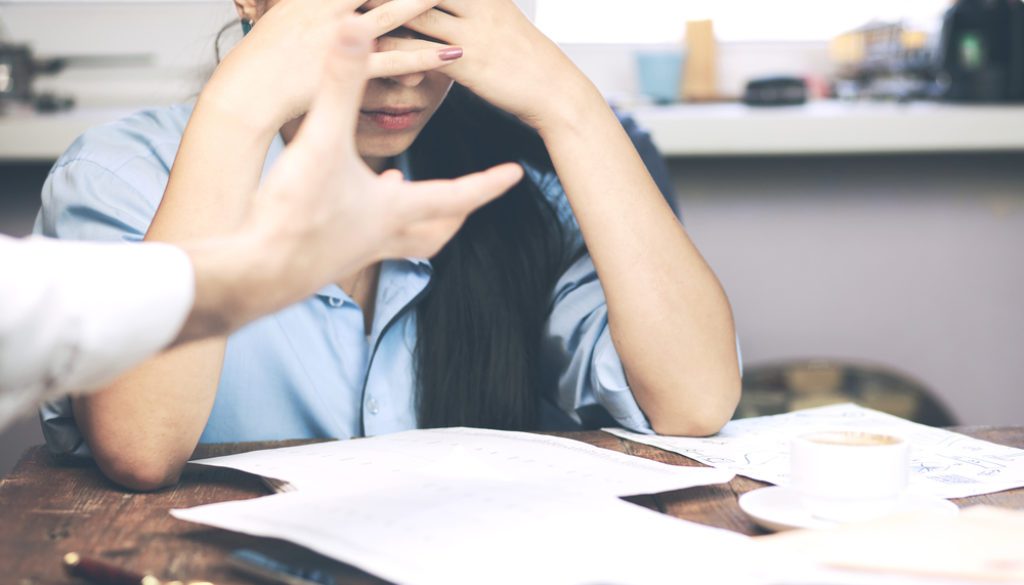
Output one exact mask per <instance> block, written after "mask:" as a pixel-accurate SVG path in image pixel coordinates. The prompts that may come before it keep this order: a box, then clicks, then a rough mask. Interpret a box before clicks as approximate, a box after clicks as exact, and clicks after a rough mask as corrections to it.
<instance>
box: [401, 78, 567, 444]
mask: <svg viewBox="0 0 1024 585" xmlns="http://www.w3.org/2000/svg"><path fill="white" fill-rule="evenodd" d="M409 154H410V162H411V165H412V171H413V175H414V177H415V178H417V179H432V178H452V177H457V176H460V175H463V174H466V173H469V172H475V171H479V170H483V169H485V168H487V167H490V166H492V165H495V164H500V163H503V162H509V161H518V162H524V163H527V164H529V165H530V166H531V167H533V168H534V169H537V170H539V171H550V170H551V169H552V164H551V159H550V157H549V155H548V152H547V149H546V148H545V146H544V143H543V141H542V140H541V138H540V136H539V135H538V134H537V133H536V132H535V131H534V130H533V129H532V128H530V127H528V126H526V125H525V124H522V123H521V122H519V121H518V120H517V119H515V118H514V117H512V116H510V115H509V114H507V113H505V112H503V111H501V110H499V109H497V108H494V107H493V106H491V105H489V104H487V103H486V102H484V101H483V100H481V99H480V98H478V97H476V96H475V95H473V94H472V93H471V92H470V91H469V90H467V89H465V88H464V87H461V86H459V85H458V84H456V85H455V86H454V87H453V88H452V91H451V93H450V94H449V96H448V99H447V100H446V101H445V102H444V104H442V106H441V107H440V108H439V109H438V111H437V113H436V114H435V115H434V117H433V119H432V120H431V121H430V123H429V124H428V125H427V126H426V128H424V130H423V132H422V133H421V134H420V136H419V137H418V138H417V140H416V142H415V143H414V144H413V146H412V148H411V149H410V153H409ZM566 248H567V245H566V238H565V234H564V229H563V228H562V226H561V224H560V223H559V221H558V214H557V212H556V210H555V208H554V207H553V205H552V202H550V201H548V199H547V198H546V196H545V195H544V194H543V193H542V192H541V191H540V189H539V188H538V187H537V185H536V184H535V183H534V182H533V181H532V180H530V179H529V178H527V179H524V180H523V181H522V182H521V183H520V184H519V185H517V186H516V187H514V188H513V189H512V190H511V191H509V192H508V193H507V194H505V195H504V196H502V197H501V198H499V199H497V200H495V201H493V202H491V203H490V204H488V205H486V206H485V207H483V208H481V209H480V210H478V211H477V212H475V213H474V214H472V215H471V216H470V217H469V218H468V219H467V221H466V223H465V225H464V226H463V227H462V229H461V230H460V231H459V232H458V233H457V234H456V236H455V237H454V238H453V239H452V240H451V241H450V242H449V243H448V244H447V245H446V246H445V247H444V248H443V249H442V250H441V252H440V253H438V255H437V256H436V257H434V258H433V259H432V263H433V269H434V273H433V277H432V280H431V285H430V288H429V290H428V291H427V293H426V296H425V297H424V298H423V299H422V300H421V302H420V304H419V305H418V307H417V314H416V318H417V338H418V340H417V346H416V354H415V355H416V370H417V378H418V381H419V388H418V395H417V396H418V405H417V407H418V414H419V426H420V427H423V428H429V427H447V426H476V427H485V428H493V429H513V430H528V429H533V428H536V427H537V424H538V415H539V407H540V406H539V396H540V384H541V375H540V348H541V341H542V334H543V327H544V324H545V322H546V320H547V318H548V314H549V313H550V310H551V306H550V305H551V295H552V289H553V288H554V286H555V283H556V281H557V279H558V277H559V275H560V274H561V272H562V271H563V270H564V268H565V267H566V265H567V263H568V262H570V261H571V259H572V257H574V256H576V255H578V253H579V251H575V250H567V249H566Z"/></svg>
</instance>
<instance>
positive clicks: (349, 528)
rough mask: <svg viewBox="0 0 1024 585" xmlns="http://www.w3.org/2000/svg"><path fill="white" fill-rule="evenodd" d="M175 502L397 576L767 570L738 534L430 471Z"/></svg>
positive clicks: (591, 578)
mask: <svg viewBox="0 0 1024 585" xmlns="http://www.w3.org/2000/svg"><path fill="white" fill-rule="evenodd" d="M172 514H173V515H174V516H175V517H177V518H180V519H182V520H187V521H191V522H198V523H202V524H206V525H210V526H216V527H219V528H224V529H228V530H233V531H236V532H242V533H246V534H251V535H257V536H264V537H273V538H281V539H285V540H288V541H291V542H294V543H296V544H299V545H301V546H304V547H306V548H309V549H311V550H313V551H316V552H318V553H320V554H323V555H325V556H328V557H331V558H334V559H337V560H340V561H343V562H346V563H349V564H351V565H353V566H356V567H359V568H361V569H363V570H365V571H367V572H369V573H372V574H374V575H376V576H378V577H381V578H383V579H385V580H388V581H391V582H394V583H397V584H400V585H479V584H481V583H488V584H491V585H505V584H509V585H512V584H515V585H522V584H524V583H529V584H531V585H547V584H551V585H556V584H557V585H574V584H579V585H596V584H606V585H626V584H629V585H648V584H650V585H662V584H665V585H668V584H676V585H677V584H679V583H701V584H717V583H721V584H737V585H739V584H755V583H767V582H770V581H771V579H769V578H768V577H766V574H767V573H768V571H769V570H771V569H769V568H768V567H770V563H767V562H761V561H758V556H757V555H759V553H757V551H756V550H755V549H754V547H753V546H752V545H753V543H752V542H751V540H750V539H749V538H748V537H746V536H742V535H740V534H736V533H733V532H729V531H725V530H719V529H715V528H710V527H707V526H703V525H699V524H694V523H690V522H686V521H683V520H677V519H675V518H672V517H670V516H665V515H663V514H659V513H657V512H652V511H650V510H647V509H645V508H642V507H640V506H635V505H633V504H629V503H626V502H623V501H621V500H618V499H616V498H610V497H602V496H581V495H580V494H578V493H569V492H561V491H559V490H557V489H552V488H550V487H547V486H542V485H530V484H520V483H514V482H506V481H487V480H466V479H460V480H437V481H431V482H425V483H422V484H419V485H417V486H415V487H409V486H406V487H397V486H396V487H391V488H387V489H367V490H365V491H362V492H360V493H357V492H355V491H350V492H349V493H347V494H346V495H343V496H339V495H336V494H333V493H329V492H325V491H323V490H314V491H297V492H292V493H285V494H277V495H273V496H268V497H265V498H258V499H255V500H246V501H241V502H228V503H222V504H212V505H207V506H200V507H197V508H192V509H188V510H174V511H172ZM738 559H742V561H743V562H737V560H738ZM755 573H757V574H755Z"/></svg>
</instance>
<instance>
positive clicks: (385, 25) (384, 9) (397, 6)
mask: <svg viewBox="0 0 1024 585" xmlns="http://www.w3.org/2000/svg"><path fill="white" fill-rule="evenodd" d="M440 2H441V0H391V1H390V2H386V3H384V4H381V5H380V6H377V7H376V8H372V9H370V10H367V11H366V12H363V13H362V14H360V15H359V18H361V19H363V20H364V21H367V22H369V23H370V26H371V28H372V29H373V33H374V34H373V36H375V37H379V36H382V35H386V34H388V33H389V32H391V31H393V30H395V29H396V28H399V27H401V26H402V25H404V24H405V23H407V22H409V21H410V20H412V19H413V18H416V17H417V16H419V15H420V14H423V13H424V12H426V11H428V10H430V9H431V8H433V7H434V6H437V5H438V4H439V3H440Z"/></svg>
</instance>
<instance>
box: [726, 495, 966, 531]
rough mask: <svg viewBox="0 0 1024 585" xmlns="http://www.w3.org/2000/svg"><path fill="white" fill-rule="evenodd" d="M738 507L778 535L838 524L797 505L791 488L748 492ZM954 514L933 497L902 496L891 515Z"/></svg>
mask: <svg viewBox="0 0 1024 585" xmlns="http://www.w3.org/2000/svg"><path fill="white" fill-rule="evenodd" d="M739 503H740V508H741V509H742V510H743V511H744V512H746V513H747V516H750V518H751V520H753V521H754V522H755V523H756V524H757V525H758V526H761V527H762V528H764V529H766V530H771V531H773V532H778V531H782V530H793V529H795V528H827V527H829V526H836V525H838V523H837V522H831V521H829V520H822V519H821V518H817V517H815V516H812V515H811V513H810V512H808V511H807V510H806V509H805V508H804V506H803V504H801V502H800V496H799V495H798V494H797V492H796V491H795V490H793V489H792V488H788V487H784V486H774V487H767V488H761V489H759V490H754V491H752V492H747V493H745V494H743V495H742V496H740V500H739ZM928 510H930V511H938V512H949V513H955V512H957V511H958V510H959V508H957V506H956V504H954V503H953V502H950V501H949V500H943V499H942V498H938V497H935V496H919V495H910V494H905V495H903V496H901V497H900V499H899V501H898V502H897V503H896V507H895V509H894V510H893V511H892V513H893V514H900V513H904V512H918V511H928Z"/></svg>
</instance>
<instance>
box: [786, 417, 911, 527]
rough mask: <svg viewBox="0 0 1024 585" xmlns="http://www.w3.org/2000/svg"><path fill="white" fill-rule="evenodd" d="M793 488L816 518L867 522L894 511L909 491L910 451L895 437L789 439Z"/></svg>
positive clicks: (844, 434) (834, 434)
mask: <svg viewBox="0 0 1024 585" xmlns="http://www.w3.org/2000/svg"><path fill="white" fill-rule="evenodd" d="M790 460H791V466H792V469H791V474H792V487H793V488H794V489H795V490H796V491H797V492H798V493H799V495H800V499H801V501H802V503H803V505H804V507H805V508H806V509H807V510H808V511H809V512H810V513H811V514H812V515H814V516H815V517H817V518H821V519H823V520H832V521H836V522H850V521H854V520H867V519H870V518H877V517H879V516H884V515H886V514H888V513H890V512H892V511H893V510H894V508H895V507H896V504H897V502H898V500H899V497H900V496H901V495H902V494H903V492H904V490H905V489H906V487H907V479H908V477H909V474H910V447H909V445H908V444H907V442H906V441H905V440H903V439H901V438H899V437H894V436H891V435H883V434H876V433H867V432H856V431H823V432H817V433H810V434H806V435H801V436H799V437H797V438H796V439H794V440H793V443H792V446H791V451H790Z"/></svg>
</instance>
